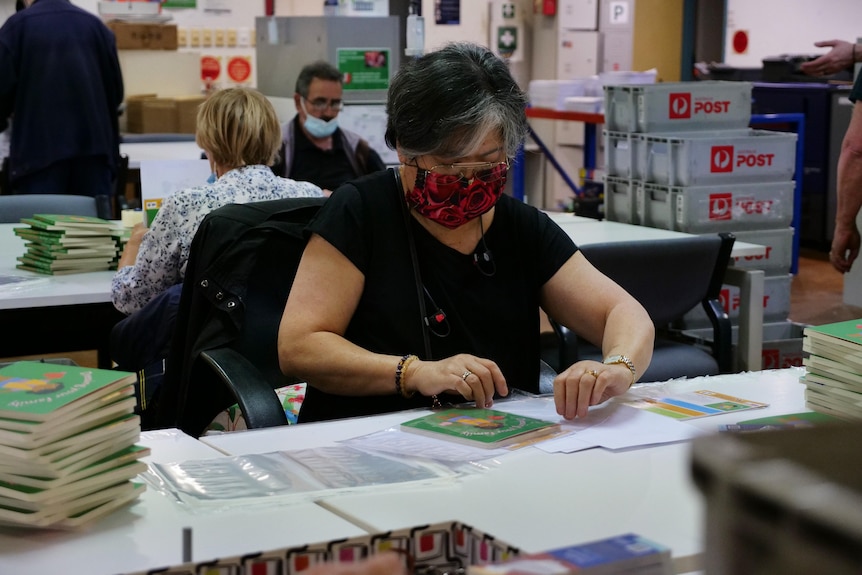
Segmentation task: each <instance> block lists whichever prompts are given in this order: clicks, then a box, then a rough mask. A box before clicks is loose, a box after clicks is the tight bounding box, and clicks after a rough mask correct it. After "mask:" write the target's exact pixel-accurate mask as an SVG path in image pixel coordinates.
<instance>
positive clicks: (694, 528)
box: [202, 368, 809, 573]
mask: <svg viewBox="0 0 862 575" xmlns="http://www.w3.org/2000/svg"><path fill="white" fill-rule="evenodd" d="M801 373H802V370H801V369H800V368H791V369H786V370H780V371H769V372H749V373H741V374H732V375H722V376H714V377H708V378H695V379H691V380H678V381H671V382H668V383H665V384H662V385H663V388H664V390H665V391H666V392H668V393H670V392H675V391H691V390H695V389H704V388H707V389H711V390H715V391H719V392H722V393H725V394H728V395H734V396H737V397H742V398H744V399H751V400H755V401H761V402H765V403H769V404H770V407H768V408H766V409H758V410H753V411H747V412H740V413H732V414H725V415H719V416H712V417H707V418H703V419H700V420H698V421H697V422H696V423H695V425H696V426H698V427H700V428H702V429H704V430H708V431H709V430H715V429H716V428H717V427H716V426H717V425H719V424H721V423H734V422H737V421H740V420H745V419H753V418H759V417H765V416H768V415H780V414H787V413H797V412H801V411H809V410H808V409H806V408H805V405H804V400H803V389H804V386H803V385H802V384H801V383H799V381H798V378H799V375H800V374H801ZM648 385H654V384H648ZM416 415H417V414H416V412H412V411H411V412H402V413H395V414H387V415H383V416H378V417H371V418H361V419H352V420H341V421H333V422H323V423H316V424H303V425H298V426H291V427H286V428H272V429H263V430H253V431H247V432H241V433H231V434H225V435H219V436H206V437H204V438H202V441H203V442H205V443H207V444H209V445H211V446H213V447H216V448H217V449H220V450H222V451H225V452H227V453H231V454H249V453H266V452H270V451H276V450H279V449H290V448H291V447H293V446H303V447H315V446H323V445H330V444H332V443H333V442H335V441H338V440H340V439H346V438H349V437H355V436H359V435H362V434H365V433H370V432H373V431H379V430H382V429H386V428H388V427H391V426H394V425H396V424H398V423H400V422H401V421H404V420H406V419H409V418H412V417H416ZM689 448H690V444H688V443H677V444H670V445H661V446H653V447H647V448H641V449H631V450H626V451H622V452H617V453H612V452H609V451H606V450H602V449H592V450H588V451H582V452H578V453H573V454H560V453H555V454H548V453H544V452H542V451H541V450H539V449H535V448H525V449H521V450H519V451H517V452H514V453H511V454H507V455H505V456H504V457H501V458H500V459H499V465H497V466H496V467H494V468H492V469H490V470H488V471H486V472H484V473H481V474H478V475H475V476H470V477H466V478H464V479H462V480H460V481H458V482H457V483H455V484H448V485H444V486H439V487H433V488H426V489H424V490H423V491H422V492H421V493H420V494H417V492H416V491H415V490H399V489H397V488H387V489H385V490H381V491H380V492H374V493H364V494H353V495H337V496H333V497H328V498H325V499H324V500H323V501H321V504H322V505H325V506H326V507H327V508H329V509H331V510H333V511H334V512H336V513H338V514H339V515H341V516H342V517H345V518H347V519H350V520H351V521H353V522H355V523H356V524H358V525H362V526H364V527H365V528H366V529H368V530H370V531H372V532H376V531H386V530H389V529H398V528H403V527H409V526H412V525H420V524H424V523H433V522H437V521H446V520H452V519H457V520H460V521H464V522H465V523H468V524H470V525H473V526H474V527H476V528H478V529H481V530H482V531H484V532H486V533H489V534H491V535H494V536H495V537H498V538H499V539H501V540H502V541H505V542H507V543H510V544H513V545H515V546H518V547H520V548H521V549H522V550H523V551H527V552H537V551H542V550H545V549H550V548H554V547H561V546H565V545H570V544H573V543H577V542H582V541H589V540H592V539H596V538H600V537H605V536H612V535H616V534H620V533H625V532H629V531H634V532H637V533H640V534H641V535H644V536H645V537H648V538H650V539H653V540H655V541H657V542H659V543H662V544H664V545H667V546H669V547H670V548H671V550H672V553H673V556H674V562H675V567H676V570H677V572H681V573H682V572H688V571H693V570H696V569H699V568H700V565H699V562H700V559H701V553H702V552H703V546H704V533H703V526H704V520H705V517H704V505H703V502H702V498H701V495H700V493H699V491H697V490H696V488H695V487H694V485H693V484H692V482H691V479H690V468H689V465H690V461H689Z"/></svg>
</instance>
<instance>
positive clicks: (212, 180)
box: [207, 172, 218, 184]
mask: <svg viewBox="0 0 862 575" xmlns="http://www.w3.org/2000/svg"><path fill="white" fill-rule="evenodd" d="M217 179H218V176H216V174H215V172H213V173H211V174H210V177H208V178H207V183H208V184H214V183H215V181H216V180H217Z"/></svg>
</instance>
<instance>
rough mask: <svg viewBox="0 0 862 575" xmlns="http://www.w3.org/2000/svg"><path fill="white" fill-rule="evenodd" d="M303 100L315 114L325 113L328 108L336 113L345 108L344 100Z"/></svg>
mask: <svg viewBox="0 0 862 575" xmlns="http://www.w3.org/2000/svg"><path fill="white" fill-rule="evenodd" d="M303 99H304V100H305V101H306V102H307V103H308V105H309V106H310V107H311V109H312V110H314V111H315V112H323V111H324V110H326V108H329V109H330V110H333V111H335V112H340V111H341V109H342V108H343V107H344V102H343V101H342V100H327V99H326V98H315V99H314V100H309V99H307V98H303Z"/></svg>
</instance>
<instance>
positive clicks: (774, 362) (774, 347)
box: [683, 321, 806, 369]
mask: <svg viewBox="0 0 862 575" xmlns="http://www.w3.org/2000/svg"><path fill="white" fill-rule="evenodd" d="M805 327H806V326H805V324H801V323H794V322H792V321H779V322H772V323H765V324H763V348H762V350H763V351H762V352H761V354H760V358H761V361H762V366H763V367H762V369H783V368H785V367H798V366H801V365H802V357H803V355H802V332H803V330H804V329H805ZM732 329H733V336H732V338H733V364H734V365H739V363H738V357H737V353H738V346H737V341H739V326H733V328H732ZM683 333H684V334H685V335H687V336H689V337H693V338H695V339H697V340H700V341H701V342H702V343H703V344H704V345H705V346H708V345H709V344H711V343H712V328H711V327H707V328H698V329H688V330H684V331H683Z"/></svg>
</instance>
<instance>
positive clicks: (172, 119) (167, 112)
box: [126, 94, 177, 134]
mask: <svg viewBox="0 0 862 575" xmlns="http://www.w3.org/2000/svg"><path fill="white" fill-rule="evenodd" d="M126 131H127V132H129V133H132V134H154V133H174V132H176V131H177V107H176V102H174V100H173V98H158V97H156V95H155V94H141V95H136V96H129V97H128V98H126Z"/></svg>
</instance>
